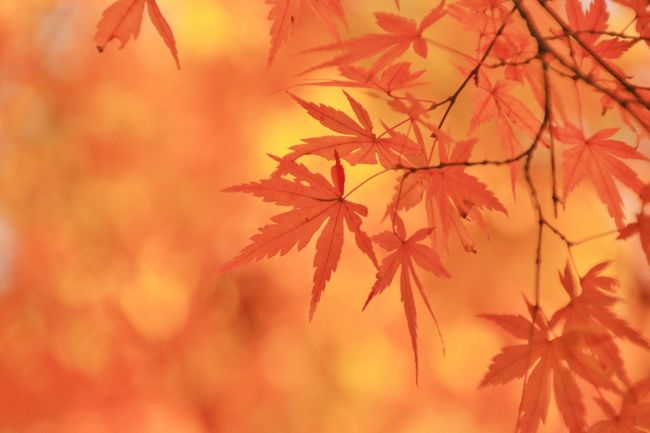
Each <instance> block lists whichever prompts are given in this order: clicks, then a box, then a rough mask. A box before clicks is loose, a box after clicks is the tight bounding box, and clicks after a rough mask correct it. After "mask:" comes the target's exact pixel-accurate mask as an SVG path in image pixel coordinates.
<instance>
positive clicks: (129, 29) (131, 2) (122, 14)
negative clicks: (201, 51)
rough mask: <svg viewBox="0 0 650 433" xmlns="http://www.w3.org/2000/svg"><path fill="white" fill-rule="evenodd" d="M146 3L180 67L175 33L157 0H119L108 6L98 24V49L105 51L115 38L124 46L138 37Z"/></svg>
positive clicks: (161, 35) (96, 39) (160, 33)
mask: <svg viewBox="0 0 650 433" xmlns="http://www.w3.org/2000/svg"><path fill="white" fill-rule="evenodd" d="M145 3H146V5H147V11H148V12H149V18H150V19H151V22H152V23H153V25H154V26H155V27H156V30H157V31H158V34H159V35H160V37H161V38H162V39H163V41H164V42H165V44H166V45H167V47H168V48H169V51H171V54H172V56H173V57H174V61H175V62H176V67H178V69H180V68H181V64H180V61H179V60H178V51H177V49H176V41H175V40H174V34H173V33H172V29H171V27H170V26H169V24H168V23H167V21H166V20H165V17H164V16H163V14H162V12H161V11H160V9H159V8H158V4H157V3H156V0H118V1H116V2H115V3H113V4H112V5H110V6H109V7H108V8H106V10H104V13H103V16H102V19H101V20H100V21H99V23H98V24H97V33H96V34H95V43H96V44H97V50H98V51H99V52H100V53H101V52H103V51H104V49H106V45H107V44H108V43H109V42H110V41H111V40H113V39H118V40H119V41H120V43H121V45H120V48H123V47H124V46H125V45H126V44H127V42H128V41H129V39H130V38H131V37H133V39H137V38H138V35H139V34H140V25H141V24H142V16H143V14H144V5H145Z"/></svg>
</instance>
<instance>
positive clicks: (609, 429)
mask: <svg viewBox="0 0 650 433" xmlns="http://www.w3.org/2000/svg"><path fill="white" fill-rule="evenodd" d="M649 397H650V379H644V380H641V381H639V382H637V383H635V384H634V385H632V386H630V387H629V389H628V390H627V392H626V393H625V394H624V395H623V398H622V402H621V409H620V410H619V411H616V410H615V409H614V408H613V407H612V405H611V404H610V403H609V402H607V401H605V400H604V399H602V398H598V399H597V400H596V401H597V403H598V404H599V405H600V407H601V408H602V409H603V411H604V412H605V414H606V415H607V416H608V419H605V420H602V421H598V422H597V423H595V424H594V425H593V426H591V428H590V429H589V433H644V432H648V431H650V398H649Z"/></svg>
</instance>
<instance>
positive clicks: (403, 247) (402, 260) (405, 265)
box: [364, 215, 450, 381]
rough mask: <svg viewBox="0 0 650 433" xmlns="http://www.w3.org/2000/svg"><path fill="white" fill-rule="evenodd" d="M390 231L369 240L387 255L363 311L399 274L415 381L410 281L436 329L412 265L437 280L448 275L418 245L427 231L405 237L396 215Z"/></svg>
mask: <svg viewBox="0 0 650 433" xmlns="http://www.w3.org/2000/svg"><path fill="white" fill-rule="evenodd" d="M393 226H394V231H386V232H383V233H380V234H378V235H376V236H374V237H373V240H374V241H375V242H376V243H377V244H379V246H381V247H382V248H383V249H385V250H386V251H389V255H388V256H386V257H385V258H384V259H383V260H382V262H381V265H380V266H379V270H378V271H377V276H376V281H375V284H374V285H373V286H372V289H371V290H370V294H369V295H368V299H367V300H366V303H365V305H364V309H365V308H366V306H367V305H368V303H370V301H371V300H372V299H373V298H374V297H375V296H377V295H379V294H380V293H382V292H383V291H384V290H385V289H386V288H388V286H390V284H391V283H392V281H393V279H394V278H395V274H396V273H397V271H398V270H400V294H401V299H402V303H403V304H404V314H405V316H406V323H407V325H408V330H409V334H410V336H411V346H412V348H413V357H414V360H415V378H416V381H417V377H418V366H419V362H418V347H417V318H416V310H415V300H414V297H413V287H412V285H411V278H413V279H414V281H415V284H416V287H417V288H418V291H419V292H420V295H421V296H422V299H423V301H424V303H425V305H426V307H427V310H428V311H429V313H430V314H431V317H432V318H433V320H434V321H435V323H436V326H438V324H437V321H436V318H435V315H434V314H433V309H432V308H431V305H430V303H429V300H428V299H427V297H426V294H425V292H424V288H423V287H422V284H421V283H420V280H419V279H418V277H417V275H416V273H415V265H417V266H419V267H420V268H421V269H423V270H425V271H428V272H431V273H433V274H434V275H437V276H439V277H449V276H450V275H449V273H448V272H447V270H446V269H445V268H444V267H443V265H442V263H441V261H440V258H439V257H438V255H437V254H436V253H435V251H433V250H432V249H431V248H429V247H428V246H426V245H424V244H422V243H421V242H422V241H423V240H425V239H426V238H427V237H428V236H429V233H430V231H431V230H430V229H420V230H418V231H417V232H415V233H414V234H413V235H411V237H409V238H407V237H406V230H405V228H404V223H403V221H402V219H401V218H400V217H399V215H395V218H394V224H393Z"/></svg>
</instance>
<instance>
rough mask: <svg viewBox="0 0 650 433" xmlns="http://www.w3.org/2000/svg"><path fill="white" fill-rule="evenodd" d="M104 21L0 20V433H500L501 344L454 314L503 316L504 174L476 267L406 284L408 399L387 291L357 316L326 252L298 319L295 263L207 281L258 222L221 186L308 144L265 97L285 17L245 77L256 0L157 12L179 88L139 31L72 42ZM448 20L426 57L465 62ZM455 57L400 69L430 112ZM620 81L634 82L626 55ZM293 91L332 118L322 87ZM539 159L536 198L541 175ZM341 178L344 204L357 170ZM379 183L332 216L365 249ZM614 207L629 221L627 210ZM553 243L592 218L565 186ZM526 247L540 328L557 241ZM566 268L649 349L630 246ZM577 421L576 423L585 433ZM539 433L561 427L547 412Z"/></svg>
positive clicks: (377, 107) (510, 296) (254, 38)
mask: <svg viewBox="0 0 650 433" xmlns="http://www.w3.org/2000/svg"><path fill="white" fill-rule="evenodd" d="M109 3H110V0H103V1H100V0H93V1H83V2H82V1H78V0H74V1H73V0H29V1H18V0H3V1H2V2H0V433H23V432H24V433H50V432H52V433H59V432H60V433H63V432H65V433H108V432H121V433H129V432H133V433H136V432H137V433H168V432H169V433H172V432H173V433H209V432H256V433H271V432H283V433H288V432H314V433H315V432H323V433H325V432H366V433H371V432H404V433H416V432H438V431H441V432H446V433H456V432H457V433H461V432H476V431H481V432H503V431H511V430H512V429H513V428H514V423H515V420H516V410H517V406H518V399H519V396H520V392H521V382H515V383H514V384H511V385H508V386H504V387H500V388H488V389H484V390H477V384H478V383H479V381H480V378H481V377H482V375H483V374H484V372H485V371H486V369H487V366H488V363H489V360H490V358H491V357H492V356H493V355H494V354H495V353H497V351H498V350H499V348H500V347H501V346H503V345H505V344H511V343H513V342H514V341H513V340H512V339H511V338H510V337H509V336H507V335H505V334H503V333H502V332H500V331H499V330H498V329H496V327H493V326H492V325H490V324H488V323H484V322H483V321H481V320H480V319H478V318H477V317H476V315H477V314H479V313H486V312H489V313H507V312H511V313H523V312H524V311H525V310H524V304H523V302H522V296H521V294H522V293H526V294H528V295H529V296H530V294H531V291H532V288H531V282H532V281H533V266H534V265H533V255H534V251H533V249H534V238H535V231H536V225H535V224H534V218H533V215H532V212H531V206H530V203H529V201H528V197H527V196H526V194H525V189H524V185H523V184H522V186H521V187H519V190H520V191H523V192H520V193H519V195H518V197H517V200H516V201H515V200H514V199H513V197H512V194H511V192H510V184H509V173H508V171H507V170H504V169H498V168H483V169H479V170H477V171H475V174H476V175H477V176H479V177H480V178H481V179H483V180H484V181H485V182H487V183H489V184H490V185H491V188H492V189H493V190H494V191H495V193H496V195H497V196H498V197H499V198H500V200H501V201H502V202H503V203H504V204H505V205H506V207H507V208H508V209H509V215H508V216H504V215H501V214H498V215H497V214H493V215H487V216H486V220H487V225H488V233H489V236H488V235H486V234H485V233H484V232H482V231H474V232H473V233H475V239H476V241H477V247H478V248H477V249H478V254H476V255H472V254H470V255H468V254H466V253H465V252H464V251H463V250H462V248H460V247H454V248H453V249H452V251H451V253H450V255H449V256H448V257H445V258H444V261H445V263H446V265H447V267H448V269H449V270H450V272H451V273H452V274H453V275H454V277H453V278H452V279H449V280H444V281H443V280H440V279H435V278H432V277H431V276H427V275H424V274H422V275H421V278H422V280H423V282H424V284H425V286H426V288H427V291H428V294H429V296H430V299H431V301H432V304H433V305H434V308H435V311H436V314H437V315H438V319H439V321H440V324H441V328H442V332H443V334H444V337H445V340H446V345H447V353H446V357H444V358H443V356H442V353H441V348H440V344H439V341H438V339H437V334H436V332H435V328H434V327H433V323H432V321H431V320H429V318H428V317H427V316H426V315H425V314H423V313H424V310H423V309H421V308H420V312H421V314H420V317H419V335H420V359H421V365H420V384H419V386H416V384H415V380H414V368H413V362H412V353H411V349H410V342H409V339H408V332H407V330H406V324H405V321H404V318H403V309H402V305H401V303H400V300H399V294H398V290H397V287H391V289H390V290H387V291H386V293H385V294H384V295H382V296H381V297H379V298H378V299H376V300H375V301H373V304H372V305H371V306H370V307H369V308H368V309H367V310H366V311H365V312H364V313H361V306H362V305H363V302H364V300H365V298H366V296H367V294H368V292H369V290H370V287H371V286H372V283H373V281H374V272H373V269H372V267H371V266H370V265H369V263H367V260H366V259H364V258H363V257H361V256H360V255H359V254H358V252H356V251H354V249H351V248H350V249H348V248H347V247H346V248H345V249H344V253H343V257H342V261H341V263H340V264H339V269H338V271H337V273H336V274H335V276H334V277H333V279H332V281H331V282H330V284H329V285H328V288H327V291H326V292H325V295H324V297H323V299H322V301H321V303H320V305H319V310H318V311H317V313H316V317H315V318H314V320H313V322H312V323H309V322H308V318H307V309H308V302H309V291H310V287H311V274H312V271H311V263H312V257H313V245H310V246H308V247H307V248H306V249H305V250H304V251H303V252H301V253H289V254H288V255H287V256H286V257H283V258H275V259H272V260H269V261H265V262H261V263H255V264H251V265H249V266H246V267H244V268H242V269H240V270H237V271H235V272H232V273H230V274H227V275H223V276H217V275H216V272H215V270H216V269H217V268H218V266H219V265H220V264H222V263H224V262H225V261H226V260H228V259H229V258H231V257H232V256H233V255H235V254H236V253H237V252H238V251H239V249H240V248H241V247H243V246H244V245H245V244H246V243H247V240H248V238H249V237H250V235H252V234H253V233H254V232H255V230H256V229H257V227H259V226H261V225H263V224H265V223H266V220H267V218H268V217H269V216H270V215H273V214H275V213H277V211H278V208H275V207H273V206H270V205H268V204H264V203H261V202H259V201H258V200H256V199H255V198H252V197H247V196H240V195H233V194H226V193H222V192H221V190H222V189H223V188H225V187H227V186H229V185H232V184H236V183H241V182H245V181H249V180H255V179H258V178H263V177H266V176H267V175H268V173H270V170H271V169H272V168H273V164H272V161H271V159H269V158H268V157H267V156H266V155H265V154H266V153H272V154H282V153H284V152H286V150H287V149H288V147H289V146H291V145H293V144H297V143H298V141H299V139H300V138H302V137H308V136H312V135H322V134H323V132H324V129H323V128H322V127H321V126H320V125H319V124H318V123H317V122H315V121H314V120H313V119H311V118H309V117H308V116H307V115H306V114H305V113H304V111H303V110H302V109H301V108H300V107H298V106H297V105H296V104H295V103H293V102H292V101H291V100H290V98H288V97H287V96H286V94H285V93H284V92H283V91H282V90H283V89H285V88H288V87H289V86H291V85H292V84H295V83H296V82H299V81H300V79H296V77H295V75H296V73H297V72H299V71H301V70H303V69H305V68H306V67H308V66H309V65H313V64H314V57H309V56H304V55H296V54H295V53H296V52H298V51H299V50H301V49H304V48H306V47H310V46H314V45H317V44H322V43H325V42H328V41H330V40H331V35H329V34H328V33H327V31H326V30H324V29H323V27H322V26H321V25H320V24H319V23H317V21H316V20H315V19H314V17H313V16H312V15H311V14H309V13H305V14H304V16H302V17H301V20H302V22H301V25H300V27H299V29H298V30H297V32H296V33H295V34H294V35H293V36H292V38H291V39H290V41H289V43H288V44H287V45H285V46H284V48H283V50H282V51H281V53H280V56H279V58H278V59H277V61H276V63H275V64H274V65H273V67H271V68H270V69H267V67H266V63H267V53H268V46H269V41H268V29H269V23H268V22H267V21H266V15H267V13H268V7H267V6H266V5H265V4H264V2H262V1H261V0H260V1H257V0H243V1H238V2H233V1H225V0H184V1H182V2H181V1H173V0H159V2H158V3H159V6H160V8H161V10H162V11H163V13H164V14H165V16H166V18H167V20H168V21H169V23H170V25H171V26H172V28H173V30H174V33H175V36H176V40H177V44H178V49H179V53H180V56H181V63H182V66H183V69H182V71H180V72H179V71H177V70H176V69H175V66H174V63H173V60H172V58H171V56H170V55H169V53H168V51H167V49H166V47H165V46H164V44H163V43H162V42H161V41H160V39H159V36H158V35H157V34H156V32H155V30H154V28H153V26H152V25H151V23H150V22H149V20H148V17H146V16H145V20H144V21H143V25H142V32H141V35H140V38H139V39H138V40H137V41H136V42H135V43H134V42H133V41H131V42H129V44H128V45H127V46H126V47H125V48H124V49H123V50H121V51H120V50H117V46H116V43H115V42H113V43H112V44H110V45H109V48H108V49H107V50H106V51H105V52H104V53H103V54H102V55H99V54H98V53H97V51H96V50H95V47H94V44H93V41H92V39H93V35H94V29H95V25H96V23H97V22H98V20H99V17H100V15H101V12H102V10H103V9H104V8H105V7H107V6H108V4H109ZM370 3H372V4H370ZM344 5H345V6H346V11H347V13H348V21H349V23H351V25H350V31H351V32H352V34H360V33H363V32H370V31H374V29H375V27H374V24H373V19H372V15H371V13H372V12H373V11H375V10H388V11H394V10H395V9H394V8H395V6H394V2H393V1H392V0H385V1H384V0H382V1H373V2H363V4H362V2H352V1H344ZM432 6H433V4H431V3H430V2H427V1H421V2H418V1H407V0H403V1H402V13H403V14H404V15H406V16H410V17H418V16H421V15H422V12H423V11H425V10H426V9H427V8H430V7H432ZM451 24H452V22H451V21H449V20H447V19H445V20H443V21H441V24H440V25H441V26H442V27H440V28H439V30H437V31H436V37H438V40H441V41H444V40H449V39H454V38H455V39H454V43H455V44H459V45H460V43H461V42H463V41H466V42H467V45H466V46H467V47H468V49H471V47H473V46H474V42H475V41H474V39H473V38H472V37H471V35H469V34H468V35H464V34H463V35H459V34H458V32H457V31H456V32H455V33H453V34H452V33H451V32H449V31H447V30H446V29H451V28H452V27H449V26H450V25H451ZM453 24H454V25H456V24H455V23H453ZM445 26H448V27H445ZM456 26H457V25H456ZM453 28H457V27H453ZM344 34H345V35H347V33H344ZM463 38H466V39H463ZM643 48H645V49H646V50H647V47H643ZM457 60H458V59H453V58H451V57H450V56H449V55H448V54H447V53H445V52H443V51H437V50H435V49H434V50H432V52H431V54H430V57H429V60H425V61H420V63H419V66H422V67H425V68H427V69H428V70H429V74H427V75H426V79H427V80H428V84H427V86H429V88H430V89H431V95H432V96H431V98H434V99H435V98H436V97H440V96H445V95H447V94H449V89H451V88H455V86H456V85H457V83H458V82H459V79H460V77H459V74H458V72H457V70H456V68H455V64H459V63H458V62H456V63H454V62H455V61H457ZM623 62H624V65H626V67H627V68H628V70H630V71H633V72H635V73H636V72H638V73H643V68H644V67H645V68H647V51H646V52H644V51H640V52H639V51H636V50H633V51H632V52H630V53H629V54H628V55H626V57H625V58H624V60H623ZM644 62H646V63H645V64H644ZM646 74H647V69H646ZM314 77H316V78H334V77H335V72H334V71H322V72H318V73H316V74H315V75H314ZM293 91H295V92H296V93H298V94H300V95H301V96H303V97H305V98H307V99H309V100H314V101H320V102H325V103H328V104H331V105H334V106H337V107H341V108H343V109H347V108H344V107H346V104H345V103H344V97H343V95H342V93H341V92H340V90H338V89H332V88H311V87H310V88H302V87H301V88H294V89H293ZM354 95H355V97H358V98H359V99H360V100H362V101H363V102H364V104H365V105H366V106H367V107H369V109H370V110H371V113H373V114H377V116H375V117H374V121H375V124H377V125H378V124H379V115H381V116H382V119H384V120H386V121H391V120H394V118H393V119H391V118H390V116H391V114H390V113H388V112H387V111H386V109H385V104H384V103H383V102H381V101H380V100H378V99H375V98H373V97H371V96H369V95H365V94H364V93H363V92H356V93H354ZM470 108H471V105H470V103H469V102H466V103H465V102H461V103H460V104H459V105H458V110H459V111H456V112H455V115H454V119H452V121H451V123H450V125H451V128H452V131H455V129H454V128H455V127H456V126H457V125H463V126H462V128H466V126H467V117H468V116H469V112H467V111H465V112H464V111H462V110H469V109H470ZM596 109H597V108H596ZM458 128H461V126H458ZM599 128H600V127H599ZM462 131H463V130H462V129H459V132H461V133H459V134H457V136H458V135H462ZM490 133H491V132H490V131H489V130H485V131H482V134H484V136H485V137H488V138H489V137H490ZM647 144H648V143H644V145H643V146H645V147H642V150H644V151H646V154H647V147H648V146H647ZM480 153H481V151H480V150H479V151H478V155H479V156H480ZM538 163H539V167H535V170H537V171H536V173H538V174H540V184H541V188H542V191H548V185H546V184H545V183H544V182H545V181H544V180H543V173H546V171H544V170H546V168H545V167H547V165H544V164H545V163H546V164H547V163H548V161H544V160H543V158H540V161H538ZM312 166H313V167H317V168H319V169H322V170H323V171H322V172H323V173H327V172H328V171H329V168H328V166H327V165H320V166H319V165H318V164H317V163H316V164H314V165H312ZM639 167H643V166H639ZM645 168H647V166H646V167H645ZM346 170H347V175H348V185H353V184H356V182H357V181H359V180H361V179H363V178H364V177H367V176H368V174H369V173H372V172H374V171H375V170H376V169H374V168H373V169H370V168H368V169H366V168H350V167H346ZM644 179H645V180H646V181H647V179H648V176H647V173H645V177H644ZM393 182H394V178H385V179H379V180H378V181H377V182H374V183H371V184H369V185H368V186H367V187H365V189H364V190H361V191H359V193H355V194H358V195H355V196H354V197H351V199H354V201H358V202H362V203H364V204H367V205H368V206H369V208H370V217H369V218H368V220H367V222H365V223H364V226H365V227H366V229H367V231H368V232H370V233H372V234H374V233H377V232H379V231H380V230H383V228H382V227H383V226H382V222H381V217H382V214H383V210H384V206H385V203H386V201H387V200H388V198H389V197H390V195H391V194H392V188H393ZM544 188H546V190H545V189H544ZM625 200H626V201H627V202H628V204H629V206H628V210H629V211H630V214H631V215H632V214H633V213H634V212H635V210H636V208H637V206H638V204H637V202H636V199H635V198H634V197H633V196H628V195H626V196H625ZM559 225H561V226H562V227H563V228H565V229H566V230H567V231H568V232H569V233H571V234H572V235H573V236H572V238H574V239H581V238H582V237H584V236H588V235H591V234H593V233H599V232H602V231H603V230H608V229H611V228H612V227H613V222H612V221H611V219H610V217H609V216H608V215H607V211H606V209H605V207H604V206H603V205H602V204H600V203H599V200H598V198H597V196H596V194H595V193H594V192H593V190H592V189H591V188H588V187H581V188H579V189H578V190H577V191H576V192H574V193H573V195H572V201H570V203H569V204H568V206H567V209H566V212H565V213H564V214H563V217H562V219H561V222H560V223H559ZM547 239H548V242H545V244H544V264H543V270H544V274H543V295H542V297H543V302H544V305H549V309H550V308H551V307H552V306H556V305H559V304H560V303H562V302H565V301H566V298H565V297H564V294H563V292H562V290H561V289H560V287H559V280H558V278H557V271H558V270H559V269H561V268H563V266H564V264H565V262H566V259H567V258H566V252H565V249H564V246H563V244H562V243H561V242H558V241H557V239H553V238H551V237H548V238H547ZM348 247H349V245H348ZM575 253H576V259H577V264H578V266H579V268H580V269H581V270H583V271H587V270H588V269H589V268H591V267H592V266H593V265H595V264H596V263H599V262H601V261H604V260H614V263H613V264H612V265H611V266H610V268H609V270H608V272H609V274H610V275H615V276H617V277H618V278H619V279H620V281H621V289H620V296H621V298H622V299H623V300H624V301H623V302H622V303H620V305H618V306H617V309H618V312H619V314H621V315H622V316H623V317H625V318H626V319H627V320H628V321H630V322H631V323H632V324H633V325H634V326H635V327H636V328H637V329H639V330H641V331H642V332H643V333H644V334H645V335H650V317H649V316H648V308H649V306H650V288H649V282H650V272H649V270H648V266H647V263H646V261H645V257H644V256H643V253H642V251H641V248H640V244H639V241H638V238H632V239H630V240H629V241H627V242H620V241H619V242H616V241H615V240H614V239H613V237H606V238H603V239H600V240H598V241H594V242H591V243H589V244H588V245H587V244H585V246H581V247H577V248H576V250H575ZM420 307H421V305H420ZM622 347H623V351H624V354H625V357H626V360H627V362H628V367H629V370H630V374H631V376H632V377H633V378H641V377H642V376H645V375H647V373H648V372H649V371H648V367H647V365H648V355H647V354H643V353H640V352H639V351H638V350H637V349H636V348H633V347H628V346H625V345H623V346H622ZM590 409H591V411H590V419H591V420H593V419H595V418H598V417H600V416H601V415H602V414H601V413H600V412H599V411H598V410H597V409H593V408H590ZM545 431H558V432H559V431H563V427H562V426H561V423H560V422H559V419H558V415H557V413H556V412H555V411H554V409H552V410H551V414H550V417H549V421H548V424H547V428H546V430H545Z"/></svg>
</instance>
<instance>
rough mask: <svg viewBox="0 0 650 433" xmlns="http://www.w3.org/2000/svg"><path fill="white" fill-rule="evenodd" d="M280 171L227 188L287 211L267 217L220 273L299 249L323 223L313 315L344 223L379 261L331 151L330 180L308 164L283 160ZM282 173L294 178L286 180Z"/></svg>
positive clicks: (361, 212)
mask: <svg viewBox="0 0 650 433" xmlns="http://www.w3.org/2000/svg"><path fill="white" fill-rule="evenodd" d="M274 159H275V160H276V161H278V162H279V164H280V165H279V167H278V171H277V172H276V173H275V175H274V176H272V177H271V178H269V179H265V180H261V181H258V182H252V183H247V184H243V185H238V186H233V187H230V188H227V189H226V190H225V191H227V192H246V193H249V194H253V195H255V196H257V197H260V198H262V199H263V200H264V201H267V202H274V203H276V204H278V205H280V206H291V207H293V209H291V210H290V211H288V212H285V213H282V214H279V215H276V216H274V217H272V218H271V220H272V223H271V224H268V225H266V226H264V227H262V228H260V229H259V231H260V232H259V233H257V234H255V235H253V237H252V238H251V243H250V245H248V246H247V247H245V248H244V249H243V250H242V251H241V252H240V253H239V255H238V256H237V257H235V258H234V259H232V260H231V261H229V262H228V263H226V264H225V265H223V266H222V267H221V268H220V269H219V271H218V272H219V273H223V272H228V271H230V270H232V269H234V268H236V267H239V266H241V265H244V264H246V263H249V262H252V261H256V260H261V259H263V258H266V257H272V256H275V255H277V254H280V255H284V254H286V253H287V252H289V251H290V250H291V249H293V248H294V247H296V246H297V249H298V250H301V249H303V248H304V247H305V246H306V245H307V244H308V243H309V241H310V240H311V238H312V237H313V236H314V234H315V233H316V232H317V231H318V229H319V228H320V227H321V226H323V224H325V226H324V228H323V230H322V231H321V234H320V236H319V237H318V240H317V241H316V254H315V256H314V278H313V283H314V284H313V287H312V296H311V303H310V309H309V317H310V318H311V317H313V314H314V312H315V310H316V305H317V304H318V301H319V300H320V297H321V295H322V293H323V290H324V289H325V285H326V283H327V281H329V279H330V277H331V275H332V273H333V272H334V271H335V270H336V267H337V265H338V262H339V258H340V256H341V250H342V247H343V233H344V230H343V226H344V224H345V225H347V227H348V229H349V230H350V231H351V232H352V233H353V234H354V236H355V241H356V244H357V247H358V248H359V249H360V250H361V252H363V253H364V254H366V255H367V256H368V257H369V258H370V260H372V262H373V264H374V265H375V267H377V266H378V265H377V259H376V257H375V253H374V250H373V248H372V242H371V240H370V238H369V237H368V235H366V233H365V232H364V231H363V230H361V216H367V214H368V210H367V209H366V207H365V206H362V205H360V204H357V203H353V202H350V201H347V200H346V199H345V198H344V197H343V193H344V190H345V171H344V169H343V166H342V165H341V162H340V160H339V157H338V154H335V160H336V162H335V164H334V166H333V167H332V170H331V178H332V183H330V182H328V181H327V179H325V177H323V176H322V175H320V174H317V173H312V172H310V171H309V170H308V169H307V167H305V166H304V165H302V164H298V163H296V162H295V161H290V160H281V159H279V158H274ZM284 176H292V177H293V178H294V179H293V180H289V179H286V178H285V177H284Z"/></svg>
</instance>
